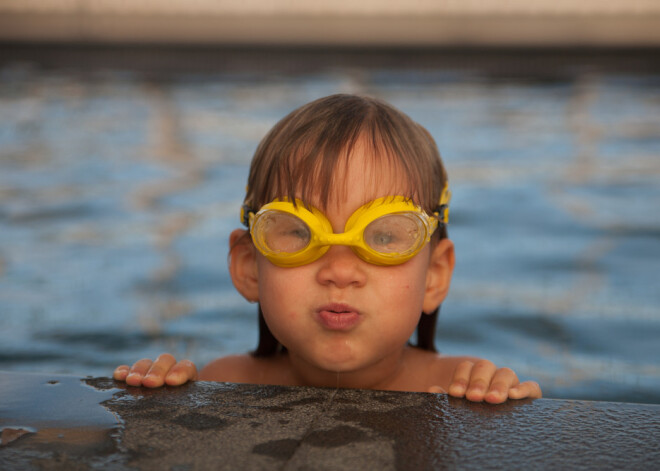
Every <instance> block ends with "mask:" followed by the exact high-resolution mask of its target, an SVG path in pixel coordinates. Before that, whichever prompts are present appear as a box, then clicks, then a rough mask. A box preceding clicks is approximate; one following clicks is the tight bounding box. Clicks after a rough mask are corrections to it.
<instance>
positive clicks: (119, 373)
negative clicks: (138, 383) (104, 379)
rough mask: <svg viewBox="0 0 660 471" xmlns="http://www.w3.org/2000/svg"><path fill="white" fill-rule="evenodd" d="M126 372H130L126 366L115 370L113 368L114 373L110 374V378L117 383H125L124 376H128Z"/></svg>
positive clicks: (120, 366)
mask: <svg viewBox="0 0 660 471" xmlns="http://www.w3.org/2000/svg"><path fill="white" fill-rule="evenodd" d="M128 370H130V368H129V367H128V365H119V366H118V367H117V368H115V371H114V372H113V373H112V377H113V378H114V379H116V380H117V381H126V376H128Z"/></svg>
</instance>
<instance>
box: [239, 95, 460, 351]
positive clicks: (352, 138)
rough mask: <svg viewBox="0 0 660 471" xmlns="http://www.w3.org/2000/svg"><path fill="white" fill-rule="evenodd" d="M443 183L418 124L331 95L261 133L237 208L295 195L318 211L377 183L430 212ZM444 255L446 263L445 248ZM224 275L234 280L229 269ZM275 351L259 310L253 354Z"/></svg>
mask: <svg viewBox="0 0 660 471" xmlns="http://www.w3.org/2000/svg"><path fill="white" fill-rule="evenodd" d="M355 166H359V168H358V169H357V170H356V168H355ZM348 175H352V180H350V183H349V178H347V176H348ZM355 175H358V177H357V179H356V178H355ZM446 183H447V175H446V171H445V169H444V166H443V164H442V161H441V159H440V155H439V152H438V150H437V147H436V145H435V142H434V140H433V138H432V137H431V135H430V134H429V133H428V131H426V130H425V129H424V128H423V127H422V126H420V125H419V124H417V123H415V122H414V121H412V120H411V119H410V118H409V117H408V116H406V115H405V114H403V113H402V112H400V111H399V110H397V109H395V108H394V107H392V106H390V105H388V104H386V103H384V102H382V101H380V100H376V99H373V98H368V97H360V96H353V95H333V96H329V97H326V98H321V99H318V100H316V101H313V102H311V103H309V104H307V105H304V106H302V107H300V108H298V109H297V110H294V111H293V112H291V113H290V114H289V115H288V116H286V117H285V118H283V119H282V120H281V121H280V122H278V123H277V124H276V125H275V126H274V127H273V129H272V130H271V131H270V132H269V133H268V134H267V135H266V136H265V137H264V139H263V140H262V141H261V143H260V144H259V147H258V148H257V151H256V153H255V155H254V158H253V160H252V165H251V168H250V175H249V178H248V189H247V195H246V198H245V204H244V209H246V211H245V214H247V213H248V212H253V213H254V212H256V211H258V210H259V209H260V208H261V207H262V206H264V205H266V204H268V203H271V202H272V201H273V200H275V199H280V200H281V199H288V200H289V201H294V200H295V199H298V200H300V201H302V202H303V203H304V205H305V206H315V207H317V208H318V209H319V210H321V211H326V210H327V209H328V206H329V205H333V204H334V205H335V206H336V204H342V203H341V202H342V201H344V199H342V198H345V195H347V194H351V192H355V187H356V186H362V187H365V188H378V191H377V192H378V193H379V196H380V195H381V194H382V195H389V196H394V195H398V196H403V197H405V198H408V199H410V200H411V201H412V202H413V203H414V204H415V205H418V206H420V207H421V208H422V209H423V210H424V211H425V212H426V213H427V214H428V215H433V213H434V212H435V211H436V210H437V207H438V204H439V201H440V198H441V195H442V193H443V189H444V188H445V185H446ZM349 185H350V188H349ZM383 186H385V187H383ZM337 202H339V203H337ZM340 230H341V228H340ZM434 235H436V237H434V238H433V242H432V244H437V243H438V241H439V240H440V239H443V238H446V228H445V226H444V224H440V225H439V227H438V230H436V231H435V234H434ZM236 240H237V239H234V242H236ZM447 242H449V241H447ZM243 243H245V240H244V237H243ZM235 245H236V244H235ZM449 257H450V258H451V263H450V264H451V267H452V268H453V251H451V255H450V256H449ZM232 270H235V268H232ZM285 270H286V269H285ZM262 271H264V270H262ZM288 274H290V275H293V274H294V272H288ZM285 276H286V275H285ZM450 276H451V269H450V270H449V277H450ZM232 277H233V278H234V281H235V284H236V276H235V273H234V272H232ZM422 284H423V281H422ZM447 285H448V280H447ZM237 287H238V285H237ZM239 291H241V292H242V293H244V291H243V290H241V288H239ZM244 295H245V293H244ZM443 297H444V296H443ZM249 298H251V299H255V300H256V299H257V297H254V296H249ZM260 301H261V300H260ZM436 307H437V304H436V305H435V306H434V308H433V309H435V308H436ZM433 309H432V311H433V312H427V314H429V315H424V316H421V318H420V320H419V322H420V323H419V326H418V346H420V347H422V348H425V349H428V350H434V346H433V337H434V330H435V320H436V317H437V309H435V310H433ZM424 310H425V311H426V309H424ZM420 311H421V309H420ZM417 312H419V311H417ZM415 322H416V321H415ZM278 349H279V344H278V342H277V341H276V340H275V337H273V335H272V333H271V331H270V329H269V327H268V325H267V324H266V323H265V322H264V318H263V314H261V315H260V344H259V347H258V348H257V351H256V352H255V353H256V354H257V355H269V354H272V353H275V351H277V350H278Z"/></svg>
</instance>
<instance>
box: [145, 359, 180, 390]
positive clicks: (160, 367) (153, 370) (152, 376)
mask: <svg viewBox="0 0 660 471" xmlns="http://www.w3.org/2000/svg"><path fill="white" fill-rule="evenodd" d="M175 364H176V359H175V358H174V357H173V356H172V355H170V354H169V353H163V354H162V355H160V356H159V357H158V358H156V361H154V362H153V363H152V364H151V367H149V371H148V372H147V374H146V375H145V376H144V378H142V386H146V387H148V388H159V387H161V386H162V385H163V384H164V383H165V376H166V375H167V373H168V372H169V371H170V369H171V368H172V367H173V366H174V365H175Z"/></svg>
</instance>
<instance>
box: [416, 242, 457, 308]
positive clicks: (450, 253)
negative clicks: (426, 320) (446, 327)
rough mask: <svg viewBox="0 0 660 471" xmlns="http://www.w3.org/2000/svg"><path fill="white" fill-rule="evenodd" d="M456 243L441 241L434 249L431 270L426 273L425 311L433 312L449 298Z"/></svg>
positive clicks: (430, 264) (430, 263)
mask: <svg viewBox="0 0 660 471" xmlns="http://www.w3.org/2000/svg"><path fill="white" fill-rule="evenodd" d="M454 263H455V258H454V243H453V242H452V241H451V240H449V239H442V240H440V241H439V242H438V243H437V244H436V245H435V247H433V248H432V252H431V260H430V262H429V268H428V271H427V272H426V291H425V293H424V305H423V310H424V312H425V313H426V314H430V313H431V312H433V311H434V310H435V309H436V308H437V307H438V306H439V305H440V303H442V301H444V299H445V298H446V297H447V293H448V292H449V284H450V283H451V276H452V274H453V273H454Z"/></svg>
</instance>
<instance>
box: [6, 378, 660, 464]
mask: <svg viewBox="0 0 660 471" xmlns="http://www.w3.org/2000/svg"><path fill="white" fill-rule="evenodd" d="M0 429H2V435H1V439H2V444H1V445H0V469H2V470H11V469H21V470H24V469H112V470H125V469H145V470H150V469H158V470H161V469H172V470H187V469H378V470H385V469H414V470H418V469H502V468H505V469H523V468H525V469H654V468H655V467H656V466H657V464H658V463H660V447H658V437H660V405H644V404H627V403H607V402H588V401H565V400H551V399H540V400H536V401H514V402H510V403H507V404H505V405H501V406H490V405H485V404H472V403H469V402H467V401H463V400H457V399H450V398H448V397H447V396H445V395H436V394H418V393H398V392H383V391H365V390H347V389H344V390H342V389H340V390H333V389H321V388H307V387H304V388H292V387H273V386H258V385H238V384H226V383H208V382H198V383H193V384H189V385H186V386H183V387H179V388H162V389H158V390H148V389H144V388H131V387H126V386H125V385H123V384H120V383H115V382H114V381H112V380H110V379H107V378H93V379H89V378H88V379H80V378H77V377H71V376H61V375H41V374H21V373H9V372H0Z"/></svg>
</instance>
